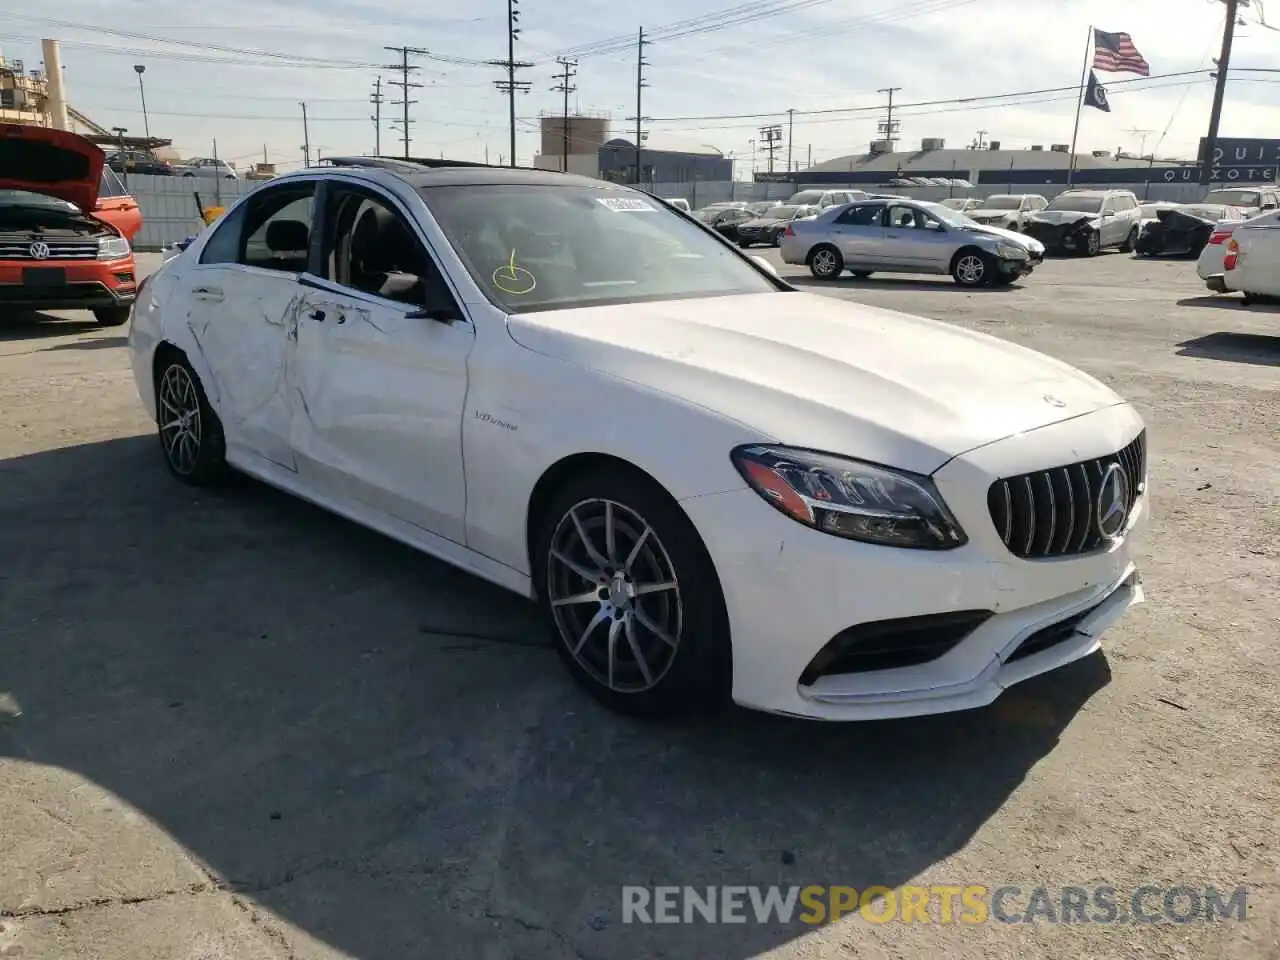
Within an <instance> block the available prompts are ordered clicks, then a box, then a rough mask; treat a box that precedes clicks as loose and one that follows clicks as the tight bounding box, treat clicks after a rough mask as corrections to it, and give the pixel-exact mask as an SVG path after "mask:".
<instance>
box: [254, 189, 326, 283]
mask: <svg viewBox="0 0 1280 960" xmlns="http://www.w3.org/2000/svg"><path fill="white" fill-rule="evenodd" d="M314 198H315V184H313V183H300V184H297V185H289V186H286V187H280V188H278V189H275V190H267V191H263V192H261V193H259V194H257V195H255V196H254V198H253V199H252V200H250V201H249V202H248V203H247V204H245V207H246V208H247V209H246V212H245V216H244V224H243V227H242V229H241V231H240V235H241V236H242V237H243V238H244V239H243V241H242V243H241V245H240V250H239V254H240V255H239V257H238V258H237V260H238V261H239V262H240V263H242V264H244V265H245V266H246V267H260V268H262V269H264V270H281V271H284V272H286V273H302V272H303V271H304V270H306V269H307V250H308V248H309V247H310V243H311V221H312V215H313V209H312V208H313V206H314V203H313V201H314Z"/></svg>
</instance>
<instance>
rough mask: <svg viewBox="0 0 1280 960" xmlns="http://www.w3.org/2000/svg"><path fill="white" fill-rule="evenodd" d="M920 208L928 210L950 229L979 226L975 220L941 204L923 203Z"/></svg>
mask: <svg viewBox="0 0 1280 960" xmlns="http://www.w3.org/2000/svg"><path fill="white" fill-rule="evenodd" d="M920 206H922V207H924V209H926V210H928V211H929V212H930V213H931V214H933V215H934V216H935V217H937V218H938V219H939V220H941V221H942V222H943V223H945V224H946V225H947V226H949V227H976V226H978V224H977V223H975V222H974V221H973V220H970V219H969V218H968V217H966V216H965V215H964V214H963V213H960V212H959V211H957V210H952V209H951V208H950V207H944V206H943V205H942V204H940V203H921V204H920Z"/></svg>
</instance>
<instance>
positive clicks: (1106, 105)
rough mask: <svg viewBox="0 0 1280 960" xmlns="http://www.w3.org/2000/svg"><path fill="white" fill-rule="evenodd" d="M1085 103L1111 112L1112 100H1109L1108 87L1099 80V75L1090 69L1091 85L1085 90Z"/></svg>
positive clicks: (1087, 105)
mask: <svg viewBox="0 0 1280 960" xmlns="http://www.w3.org/2000/svg"><path fill="white" fill-rule="evenodd" d="M1084 105H1085V106H1086V107H1097V108H1098V109H1099V110H1101V111H1102V112H1103V113H1110V112H1111V102H1110V101H1109V100H1107V88H1106V87H1104V86H1103V85H1102V84H1100V83H1099V82H1098V75H1097V74H1095V73H1094V72H1093V71H1092V70H1090V71H1089V86H1088V87H1087V88H1085V91H1084Z"/></svg>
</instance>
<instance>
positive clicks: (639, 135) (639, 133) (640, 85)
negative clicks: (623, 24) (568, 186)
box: [627, 27, 653, 186]
mask: <svg viewBox="0 0 1280 960" xmlns="http://www.w3.org/2000/svg"><path fill="white" fill-rule="evenodd" d="M651 43H653V41H652V40H646V39H645V38H644V27H641V28H640V35H639V39H638V40H637V41H636V115H635V116H634V117H627V119H628V120H634V121H635V122H636V179H635V184H636V186H639V185H640V148H641V144H642V143H643V142H644V127H643V126H642V124H643V123H644V121H645V120H646V119H648V118H647V117H645V115H644V108H643V102H644V88H645V87H647V86H648V85H649V84H648V82H646V80H645V78H644V68H645V67H647V66H649V61H648V60H646V59H645V58H644V48H645V47H647V46H648V45H649V44H651Z"/></svg>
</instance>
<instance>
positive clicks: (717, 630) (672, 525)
mask: <svg viewBox="0 0 1280 960" xmlns="http://www.w3.org/2000/svg"><path fill="white" fill-rule="evenodd" d="M534 522H535V523H537V536H536V538H535V541H534V545H533V557H532V560H533V575H534V584H535V586H536V588H537V592H538V604H539V607H540V608H541V610H542V613H543V615H544V616H545V617H546V619H547V623H548V626H549V628H550V630H551V635H552V638H553V639H554V642H555V645H556V651H557V653H558V654H559V655H560V658H561V659H562V660H563V661H564V663H565V666H566V667H568V670H569V673H570V674H571V675H572V676H573V678H574V680H576V681H577V682H578V683H579V684H580V685H581V686H582V687H584V688H585V689H586V690H587V692H588V693H590V694H591V695H592V696H593V697H595V698H596V699H597V700H599V701H600V702H601V703H604V704H605V705H606V706H608V707H610V708H611V709H614V710H617V711H619V712H621V713H626V714H629V715H632V716H638V717H646V718H652V719H671V718H676V717H681V716H688V715H690V714H693V713H700V712H707V711H710V710H714V709H715V708H717V707H720V706H723V705H724V704H726V703H727V702H728V700H729V695H730V691H731V683H732V654H731V648H730V644H729V628H728V616H727V615H726V613H725V608H724V599H723V594H722V593H721V591H720V586H719V583H720V581H719V578H718V577H717V576H716V571H715V567H714V566H713V564H712V562H711V558H710V556H709V555H708V554H707V551H706V548H705V547H704V546H703V545H702V539H701V538H700V537H699V536H698V532H697V530H696V529H695V528H694V526H693V524H692V523H691V522H690V521H689V519H688V517H686V516H685V514H684V512H683V511H682V510H681V509H680V507H679V506H678V505H677V504H676V503H675V501H674V500H672V499H671V497H670V496H668V495H667V493H666V492H665V491H664V490H662V488H660V487H658V486H657V485H656V484H654V483H653V482H652V481H651V480H649V479H648V478H647V477H644V476H640V475H637V474H633V473H631V472H630V471H626V470H621V469H604V470H600V471H595V472H592V473H586V474H582V475H579V476H576V477H574V478H573V479H571V480H570V481H569V482H568V483H566V484H565V486H564V487H563V488H562V489H561V490H560V491H558V492H557V493H556V494H555V496H554V497H552V499H551V502H550V503H549V504H548V507H547V509H546V511H545V512H544V513H543V515H542V516H541V517H540V518H535V519H534ZM609 524H612V526H613V529H614V531H615V533H614V538H613V554H612V560H610V559H609V557H610V554H609V549H608V544H607V542H606V539H605V535H604V531H605V529H606V527H607V526H608V525H609ZM646 531H647V533H646ZM584 537H585V538H586V539H587V540H589V541H590V547H589V548H588V547H586V546H584V539H583V538H584ZM610 570H612V571H613V574H612V575H610V574H609V571H610ZM627 577H629V578H630V579H627ZM637 586H639V587H645V586H648V587H657V588H658V589H652V590H649V591H647V592H646V593H645V594H642V595H638V596H637V595H636V594H634V593H633V591H634V589H635V588H636V587H637ZM655 628H656V629H655ZM611 636H612V640H613V642H612V644H611V643H610V637H611ZM672 641H674V642H672ZM611 647H612V650H613V655H612V659H611V658H610V652H609V651H610V648H611ZM642 663H643V664H644V666H641V664H642ZM611 666H612V672H611V671H610V667H611Z"/></svg>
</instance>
